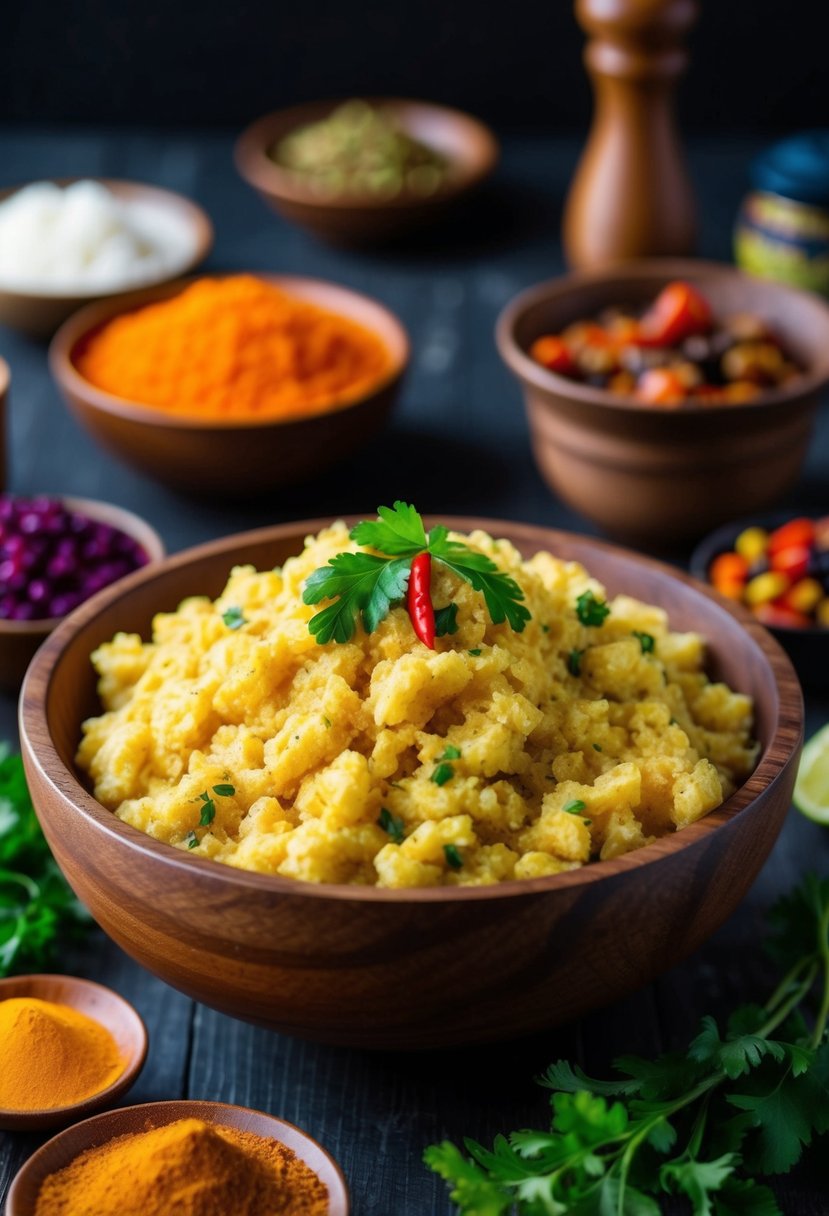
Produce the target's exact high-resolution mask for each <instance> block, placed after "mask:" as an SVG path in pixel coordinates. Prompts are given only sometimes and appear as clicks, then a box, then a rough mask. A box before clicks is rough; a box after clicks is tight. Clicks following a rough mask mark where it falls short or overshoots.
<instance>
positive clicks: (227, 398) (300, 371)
mask: <svg viewBox="0 0 829 1216" xmlns="http://www.w3.org/2000/svg"><path fill="white" fill-rule="evenodd" d="M73 362H74V364H75V367H76V368H77V370H78V371H79V372H80V373H81V375H82V376H84V377H85V378H86V379H87V380H88V381H89V382H90V383H91V384H94V385H95V386H96V387H97V388H100V389H103V390H104V391H105V392H108V393H114V394H115V395H116V396H119V397H123V398H126V399H127V400H129V401H132V402H136V403H139V404H144V405H149V406H155V407H158V408H159V409H163V410H166V411H169V412H170V413H175V414H187V415H191V416H199V417H205V418H226V419H233V418H261V419H265V418H279V417H287V416H290V415H297V414H317V413H324V412H325V411H327V410H330V409H333V408H335V407H336V406H337V405H339V404H342V403H344V402H346V401H349V400H352V399H354V398H356V397H358V396H360V395H361V393H363V392H364V391H366V390H368V389H369V388H370V387H371V386H372V385H373V384H376V383H379V381H380V380H382V378H383V377H384V375H385V374H386V372H388V371H389V369H390V366H391V357H390V354H389V351H388V348H387V347H386V345H385V343H384V342H383V341H382V339H381V338H380V337H378V336H377V334H375V333H372V332H371V330H368V329H366V328H365V327H364V326H362V325H358V324H357V323H356V322H354V321H351V320H349V319H348V318H347V317H342V316H339V315H337V314H336V313H332V312H328V311H327V310H325V309H322V308H319V307H318V306H316V305H314V304H309V303H307V302H306V301H305V300H300V299H297V298H295V297H293V296H290V295H287V294H286V293H285V292H284V291H282V290H281V289H280V288H278V287H275V286H274V285H273V284H271V283H268V282H266V281H265V280H263V279H258V278H256V277H255V276H253V275H235V276H231V277H228V278H217V279H210V278H205V279H199V280H198V281H197V282H195V283H193V284H192V285H191V286H190V287H187V288H186V289H185V290H184V291H183V292H181V294H180V295H177V296H174V297H172V298H171V299H168V300H161V301H159V302H158V303H154V304H148V305H146V306H144V307H143V308H139V309H136V310H135V311H133V312H128V313H124V314H123V315H122V316H119V317H115V318H114V319H113V320H111V321H109V322H107V323H106V324H104V325H103V326H101V328H99V329H97V330H95V331H93V332H92V333H91V334H90V335H88V336H87V338H86V339H84V341H83V343H82V344H81V345H80V346H79V347H78V348H77V349H76V351H75V353H74V355H73Z"/></svg>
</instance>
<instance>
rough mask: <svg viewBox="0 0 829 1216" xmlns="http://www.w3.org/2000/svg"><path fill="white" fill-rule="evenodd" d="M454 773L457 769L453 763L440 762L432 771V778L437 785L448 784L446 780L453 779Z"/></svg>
mask: <svg viewBox="0 0 829 1216" xmlns="http://www.w3.org/2000/svg"><path fill="white" fill-rule="evenodd" d="M454 775H455V770H454V769H453V768H452V765H451V764H439V765H438V766H437V768H436V769H435V771H434V772H433V773H432V776H431V780H432V781H434V783H435V785H446V782H447V781H451V779H452V778H453V777H454Z"/></svg>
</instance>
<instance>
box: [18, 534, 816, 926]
mask: <svg viewBox="0 0 829 1216" xmlns="http://www.w3.org/2000/svg"><path fill="white" fill-rule="evenodd" d="M357 518H358V517H346V520H345V522H346V523H348V524H352V523H354V522H356V520H357ZM331 522H332V521H331V520H330V519H312V520H303V521H298V522H295V523H286V524H278V525H275V526H272V527H265V528H257V529H253V530H251V531H249V532H243V533H238V534H236V535H233V536H229V537H222V538H220V539H219V540H214V541H209V542H208V543H206V544H203V545H198V546H195V547H193V548H191V549H185V550H183V551H182V552H180V553H177V554H175V555H174V556H173V557H169V558H167V559H166V560H165V561H164V562H163V563H161V564H159V565H158V566H155V567H153V568H152V569H150V570H147V569H146V568H145V569H144V570H139V571H136V572H135V573H134V574H131V575H127V576H126V577H125V578H124V579H121V580H119V581H118V583H114V584H113V585H112V587H111V588H104V590H103V591H101V592H99V593H98V595H97V596H95V598H94V599H92V600H90V601H88V602H87V603H86V604H81V605H80V606H79V607H78V608H76V609H75V611H74V612H73V613H72V614H71V615H70V616H69V617H67V618H66V619H65V620H64V621H62V622H61V624H60V625H58V627H57V629H56V630H55V631H54V633H52V634H51V636H50V637H49V638H48V639H47V640H46V642H45V643H44V645H43V646H41V648H40V650H39V651H38V653H37V654H36V655H35V657H34V659H33V660H32V663H31V665H30V667H29V669H28V671H27V673H26V678H25V680H24V683H23V688H22V690H21V694H20V712H19V725H20V736H21V740H22V742H23V745H24V750H26V749H27V750H28V753H29V756H30V758H31V763H32V764H33V765H35V766H36V768H37V771H38V773H39V777H40V780H41V781H42V782H43V783H44V784H45V785H47V786H48V787H49V789H50V792H51V794H52V795H53V796H54V797H57V798H58V799H62V800H64V801H66V802H70V803H71V806H72V808H73V810H74V811H75V812H77V813H80V814H81V815H83V816H84V817H85V818H87V819H90V820H92V821H93V822H94V823H95V824H96V826H97V827H98V828H100V829H102V830H103V831H104V832H105V833H107V834H108V835H110V836H112V837H114V838H116V839H118V840H119V841H120V842H121V843H122V844H126V845H127V846H128V847H129V848H130V849H133V850H135V851H136V852H137V853H138V854H140V855H142V856H143V857H144V858H146V859H147V860H148V861H151V860H153V859H155V861H157V862H161V863H164V864H166V865H169V866H171V867H172V868H173V869H174V870H176V869H179V868H182V869H183V870H184V871H189V872H190V873H192V872H193V868H194V867H195V868H196V870H197V871H198V872H199V873H200V875H201V877H202V878H204V879H206V880H208V881H211V880H212V881H215V882H217V883H218V884H219V885H221V884H224V883H229V884H231V885H232V886H236V887H238V888H241V889H248V890H253V891H257V892H259V893H260V894H262V893H269V894H271V895H280V894H281V895H292V896H297V895H300V896H301V897H303V898H308V899H314V900H335V901H344V902H356V903H391V904H406V903H436V904H441V903H455V902H458V901H476V900H491V899H509V898H514V897H516V896H522V895H523V896H530V895H534V894H538V893H539V892H542V891H547V890H551V889H553V888H556V889H564V888H573V887H582V886H587V885H589V884H591V883H595V882H601V881H602V880H604V879H610V878H614V877H617V876H618V875H621V874H625V873H627V872H628V871H629V870H633V869H638V868H640V867H643V866H646V865H649V864H652V863H655V862H658V861H660V860H661V859H662V858H663V857H667V856H670V855H672V854H674V853H677V852H679V851H680V850H682V849H686V848H690V847H691V846H692V845H694V844H697V843H698V842H699V841H701V840H703V839H704V838H705V837H707V836H708V835H710V834H711V833H712V832H715V831H716V830H717V829H718V828H720V827H721V826H723V825H724V824H727V823H728V822H730V820H732V819H733V818H734V817H735V816H736V815H737V814H738V813H739V812H740V811H742V810H743V809H744V808H745V807H747V806H748V805H749V804H750V803H751V802H752V801H753V800H754V798H755V797H757V796H758V795H759V794H760V793H762V792H763V791H764V790H765V789H767V788H769V787H770V786H771V785H772V784H773V783H775V782H776V781H777V780H779V779H780V777H781V774H782V773H783V771H784V769H785V768H786V766H787V765H788V763H789V761H790V760H791V758H792V756H793V755H794V754H795V753H796V752H797V750H798V748H799V747H800V744H801V743H802V740H803V695H802V692H801V689H800V685H799V683H798V680H797V676H796V675H795V672H794V668H793V666H792V664H791V661H790V660H789V658H788V656H787V655H786V653H785V651H784V650H783V648H782V647H781V646H780V644H779V643H778V642H777V641H776V640H775V639H774V638H773V637H772V636H771V635H770V634H769V633H768V632H767V630H765V629H764V628H763V627H762V626H761V625H760V624H759V623H758V622H757V621H756V620H755V619H754V617H752V616H751V614H750V613H749V612H748V611H747V610H745V609H743V608H741V607H740V606H739V605H735V604H734V603H733V602H731V601H729V600H727V599H725V598H724V597H723V596H721V595H719V594H718V593H717V592H716V591H714V590H713V588H710V587H706V586H705V585H704V584H703V583H700V582H698V581H697V580H696V579H693V578H691V577H690V575H687V574H685V573H684V572H683V571H680V570H675V569H674V568H673V567H670V566H668V565H666V564H665V563H663V562H659V561H655V560H654V559H653V558H649V557H642V556H640V555H639V554H637V553H634V552H632V551H630V550H628V549H624V548H622V547H620V546H618V545H613V544H610V543H608V542H605V541H599V540H594V539H593V538H592V537H586V536H581V535H579V534H577V533H568V532H562V531H560V530H558V529H551V528H543V527H539V526H536V525H532V524H521V523H517V522H514V521H509V520H492V519H483V518H479V517H468V516H447V517H444V518H440V519H439V518H436V517H430V516H427V517H425V522H426V524H427V526H431V525H433V524H435V523H444V524H446V525H447V526H448V527H449V528H451V529H453V530H456V531H459V532H471V531H474V530H475V529H477V528H482V529H484V530H486V531H488V532H489V533H490V535H493V536H496V537H505V538H506V539H507V540H510V541H512V542H514V543H515V542H516V540H517V541H518V542H519V543H520V542H521V541H525V542H527V543H528V544H529V545H537V550H536V551H537V552H540V551H547V552H553V553H554V552H555V546H556V544H557V543H559V541H564V543H565V544H567V543H573V542H575V543H577V544H578V545H581V546H587V548H588V550H598V551H600V552H605V553H607V554H613V555H614V556H616V557H617V558H619V557H621V558H622V559H624V560H626V561H628V562H631V563H632V564H633V566H634V569H635V568H636V567H637V566H643V567H645V568H646V569H649V570H651V571H653V572H655V573H658V574H659V575H660V576H661V577H663V578H664V577H669V578H671V579H673V580H675V581H677V582H680V583H682V584H684V585H685V586H686V587H687V589H688V590H689V591H691V592H692V593H693V594H696V595H699V596H702V597H704V598H705V599H707V600H710V601H712V602H713V603H714V604H715V605H716V606H717V607H718V608H719V609H720V610H721V611H722V612H723V613H724V614H725V615H726V616H729V617H731V618H733V619H734V620H735V621H736V622H737V624H738V625H741V626H742V627H743V628H744V629H745V630H746V631H747V632H748V633H749V635H750V636H751V640H752V642H753V643H754V645H755V647H756V649H757V651H758V656H757V657H758V659H759V660H761V661H764V662H765V663H766V665H767V667H768V668H770V669H771V672H772V674H773V676H774V686H775V691H776V694H777V695H776V703H775V706H774V708H775V709H776V720H775V728H774V731H773V734H772V737H771V738H770V739H769V740H768V742H767V744H766V746H765V749H764V751H763V753H762V755H761V756H760V759H759V761H758V764H757V767H756V768H755V770H754V772H753V773H751V775H750V776H749V778H748V779H747V781H746V782H745V783H744V784H743V785H742V786H740V788H739V789H738V790H736V791H735V793H734V794H732V795H731V797H730V798H728V799H727V800H726V801H725V802H724V803H723V804H722V806H720V807H718V808H717V809H716V810H714V811H711V812H709V814H708V815H705V816H704V817H703V818H702V819H699V820H697V821H696V823H693V824H691V825H690V826H689V827H686V828H683V829H682V831H679V832H674V833H672V834H671V835H669V836H662V837H660V838H659V839H658V840H656V841H654V842H653V843H652V844H648V845H645V846H643V847H642V848H639V849H634V850H633V851H632V852H630V853H625V854H623V855H622V856H621V857H614V858H612V859H609V860H606V861H595V862H590V863H589V864H588V865H585V866H582V867H581V868H580V869H578V870H570V871H567V872H564V873H561V874H553V875H547V876H545V877H542V878H530V879H511V880H509V881H507V882H501V883H493V884H490V885H488V886H480V887H477V886H457V887H417V888H401V889H385V888H379V887H362V886H357V885H349V884H344V883H325V884H323V883H319V884H318V883H303V882H297V881H296V880H293V879H289V878H282V877H280V876H278V875H273V874H260V873H255V872H253V871H246V870H241V869H237V868H235V867H232V866H227V865H224V864H223V863H221V862H216V861H212V860H210V859H209V858H201V857H193V856H188V855H187V854H185V853H183V852H182V850H181V849H178V848H176V847H175V846H174V845H169V844H165V843H162V842H161V841H159V840H155V839H154V838H153V837H152V836H149V835H147V834H146V833H144V832H141V831H139V830H138V829H137V828H133V827H131V826H130V825H129V824H126V823H123V822H122V821H121V820H120V819H118V818H117V817H116V816H115V815H114V814H113V813H112V812H111V811H108V810H107V809H106V808H105V807H104V806H102V805H101V803H99V802H97V801H96V799H95V798H93V797H92V795H91V794H90V793H88V791H87V790H86V789H85V788H84V787H83V786H82V785H81V783H80V781H79V779H78V777H77V776H76V774H75V772H74V770H73V769H69V768H67V767H66V766H65V765H64V763H63V761H62V760H61V758H60V756H59V755H58V752H57V749H56V747H55V744H54V741H53V739H52V736H51V733H50V730H49V723H48V721H47V718H46V703H47V701H48V693H49V686H50V684H51V682H52V680H53V678H54V671H55V668H56V666H57V665H58V663H59V661H60V657H61V653H62V651H63V650H64V648H65V647H66V646H68V645H70V644H71V642H72V638H73V636H74V635H75V634H76V633H77V631H78V630H79V629H81V628H83V627H84V626H85V625H87V624H88V623H89V622H90V621H91V620H92V619H93V618H94V617H95V616H96V615H97V613H98V612H99V611H100V610H101V609H103V608H105V607H109V606H110V605H111V604H113V603H115V602H117V601H118V600H120V599H123V598H125V597H127V596H129V594H130V593H131V591H132V590H133V588H134V587H136V586H138V585H140V584H142V583H145V582H148V581H150V579H152V578H154V577H157V576H161V575H163V574H165V573H166V572H168V571H170V570H176V569H180V568H182V567H184V566H187V565H188V564H189V563H190V562H191V561H198V560H200V559H203V558H205V557H218V556H219V555H224V554H227V557H228V561H229V562H230V563H231V564H232V561H233V552H234V551H235V550H237V549H238V548H239V547H240V546H241V545H244V546H248V545H250V544H255V543H259V542H261V543H271V542H274V541H280V540H287V539H294V538H295V539H296V540H297V543H298V545H301V543H302V540H303V539H304V538H305V537H306V536H308V535H314V534H315V533H317V532H319V531H320V530H321V529H322V528H324V527H329V526H330V525H331ZM584 560H585V565H586V566H587V567H589V558H586V559H584ZM162 609H163V605H159V607H158V608H157V609H156V611H161V610H162ZM38 686H39V688H40V691H38V692H37V693H35V691H34V690H35V688H36V687H38ZM36 809H37V808H36Z"/></svg>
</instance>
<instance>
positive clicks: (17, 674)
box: [0, 495, 167, 693]
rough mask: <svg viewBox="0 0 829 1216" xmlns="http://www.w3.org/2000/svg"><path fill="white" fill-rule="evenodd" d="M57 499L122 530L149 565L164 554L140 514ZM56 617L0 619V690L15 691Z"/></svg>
mask: <svg viewBox="0 0 829 1216" xmlns="http://www.w3.org/2000/svg"><path fill="white" fill-rule="evenodd" d="M61 501H62V502H63V503H64V504H65V505H66V506H67V507H69V509H70V510H72V511H79V512H80V513H81V514H82V515H88V516H89V518H90V519H94V520H96V521H97V522H98V523H102V524H109V525H110V526H111V527H113V528H118V529H119V531H121V532H125V533H126V534H127V536H131V537H132V538H133V540H137V541H138V543H139V545H141V547H142V548H143V549H144V551H145V552H146V553H147V555H148V557H149V559H150V561H149V564H150V565H152V563H153V562H159V561H161V559H162V558H163V557H164V555H165V553H166V552H167V550H166V549H165V547H164V542H163V540H162V539H161V537H160V536H159V535H158V533H157V532H156V530H155V528H152V527H150V525H149V524H148V523H147V522H146V520H144V519H142V518H141V516H140V515H134V514H133V512H132V511H126V510H124V508H123V507H116V506H113V505H112V503H108V502H97V501H96V500H95V499H92V498H72V497H69V496H67V497H64V496H63V495H61ZM60 619H61V618H59V617H47V618H45V619H44V620H40V621H7V620H0V690H2V691H3V692H7V693H16V692H17V690H18V689H19V688H20V684H21V681H22V680H23V676H24V675H25V674H26V668H27V667H28V666H29V663H30V662H31V660H32V656H33V655H34V653H35V651H36V650H37V648H38V646H40V644H41V642H42V641H43V640H44V638H46V637H48V635H49V634H50V633H51V632H52V630H53V629H54V628H55V626H56V625H57V624H58V622H59V620H60Z"/></svg>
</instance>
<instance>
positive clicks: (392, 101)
mask: <svg viewBox="0 0 829 1216" xmlns="http://www.w3.org/2000/svg"><path fill="white" fill-rule="evenodd" d="M349 100H351V99H350V98H348V97H333V98H328V99H325V98H321V99H319V100H317V101H307V102H302V103H301V104H299V105H294V106H286V107H284V108H283V109H281V110H272V111H271V112H270V113H268V114H263V115H262V116H261V117H260V118H256V119H254V121H253V122H252V123H250V124H249V125H248V126H247V127H245V129H244V130H243V131H242V133H241V134H240V135H239V137H238V139H237V140H236V144H235V147H234V151H233V157H234V161H235V164H236V168H237V170H238V172H239V174H240V176H241V177H242V178H243V179H244V180H245V181H246V182H247V183H248V185H250V186H253V188H254V189H255V190H261V191H262V192H263V193H265V194H272V195H275V196H278V197H279V198H281V199H283V200H284V201H285V202H291V203H299V204H301V205H303V206H305V207H317V208H319V209H320V210H322V211H384V210H397V211H405V210H407V209H409V208H412V209H413V208H416V207H418V208H419V207H428V206H434V205H436V204H440V203H444V202H447V201H448V200H449V199H451V198H455V197H457V196H458V195H459V194H463V193H465V192H466V191H467V190H470V189H471V188H472V187H473V186H476V185H477V184H478V183H479V182H481V181H483V180H484V178H486V177H488V176H489V175H490V174H491V173H492V171H493V170H494V168H495V166H496V164H497V163H498V158H499V155H500V148H499V144H498V140H497V139H496V137H495V134H494V132H493V131H492V129H491V128H490V127H488V126H487V124H486V123H484V122H482V121H481V119H479V118H476V117H475V116H474V115H473V114H468V113H467V112H466V111H465V110H458V109H456V108H455V107H453V106H444V105H440V104H439V103H438V102H432V101H423V100H420V99H418V98H414V97H388V96H381V97H375V96H370V97H363V98H361V100H364V101H366V102H368V104H369V105H370V106H384V107H385V108H387V109H391V110H397V111H402V112H411V111H413V110H417V111H420V112H421V113H424V114H430V115H433V116H434V117H435V118H442V119H443V120H444V121H445V122H446V123H448V124H451V126H452V127H453V128H454V129H455V130H456V131H457V132H458V133H459V135H461V136H463V139H464V142H465V143H466V144H467V146H468V147H469V148H470V149H471V150H473V151H474V152H475V155H474V156H473V157H471V159H470V161H469V162H468V163H464V162H460V161H458V162H455V168H456V169H457V172H456V173H455V174H454V175H452V176H450V177H449V179H448V180H447V181H445V182H444V183H443V184H442V185H441V186H440V187H439V188H438V189H437V190H436V191H435V192H434V194H430V195H426V196H424V195H419V194H413V193H412V192H411V191H408V190H403V191H401V193H400V194H398V195H396V196H395V197H394V198H390V199H378V198H376V197H375V196H373V195H370V194H343V195H336V196H334V197H333V198H321V197H320V196H319V195H318V194H315V193H314V191H313V190H311V189H309V188H308V187H306V186H303V185H302V184H301V183H300V182H298V181H297V180H296V179H295V178H294V177H293V175H292V174H291V173H290V171H289V170H287V169H285V168H283V167H282V166H281V165H279V164H277V163H276V161H273V160H271V158H270V157H269V156H268V154H267V149H268V147H270V145H271V144H272V142H273V139H274V138H275V135H276V132H275V131H274V128H279V129H280V130H284V129H285V124H286V123H287V124H288V126H287V130H291V129H293V128H296V127H299V126H303V125H305V124H306V123H308V122H313V121H315V120H316V119H318V118H321V117H324V116H325V115H326V114H330V113H331V112H332V111H333V110H335V109H336V108H337V106H339V105H342V104H343V103H344V102H346V101H349ZM403 125H404V126H405V123H403Z"/></svg>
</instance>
